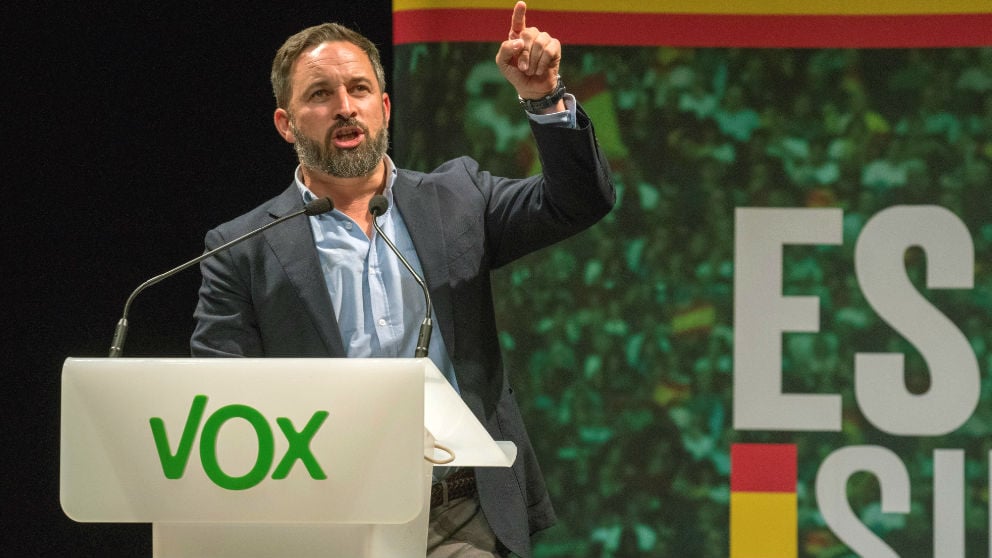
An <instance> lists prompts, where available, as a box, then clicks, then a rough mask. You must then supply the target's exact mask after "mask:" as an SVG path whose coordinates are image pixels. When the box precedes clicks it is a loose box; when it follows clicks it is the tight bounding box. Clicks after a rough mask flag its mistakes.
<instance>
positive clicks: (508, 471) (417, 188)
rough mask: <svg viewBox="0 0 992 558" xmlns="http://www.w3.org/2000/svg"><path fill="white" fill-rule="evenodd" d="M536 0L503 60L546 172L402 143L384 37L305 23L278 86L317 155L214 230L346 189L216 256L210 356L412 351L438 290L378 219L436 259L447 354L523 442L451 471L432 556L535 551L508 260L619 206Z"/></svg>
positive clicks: (207, 300) (433, 346)
mask: <svg viewBox="0 0 992 558" xmlns="http://www.w3.org/2000/svg"><path fill="white" fill-rule="evenodd" d="M525 13H526V5H525V4H524V3H523V2H518V3H517V5H516V6H515V7H514V11H513V15H512V17H511V25H510V33H509V36H508V38H507V40H506V41H504V42H503V43H502V44H501V45H500V46H499V50H498V53H497V55H496V64H497V65H498V66H499V68H500V71H501V72H502V74H503V76H504V77H505V78H506V79H507V81H508V82H509V83H510V84H511V85H512V86H513V87H514V88H515V89H516V91H517V94H518V95H519V97H520V99H521V105H523V107H524V109H525V112H526V113H527V116H528V118H530V120H531V128H532V130H533V133H534V137H535V139H536V142H537V145H538V150H539V152H540V155H541V160H542V162H543V172H542V174H540V175H536V176H532V177H530V178H526V179H508V178H499V177H494V176H492V175H490V174H489V173H487V172H484V171H482V170H480V169H479V168H478V164H477V163H476V162H475V161H473V160H471V159H469V158H467V157H462V158H458V159H454V160H452V161H449V162H447V163H445V164H444V165H442V166H441V167H439V168H437V169H435V170H434V171H432V172H429V173H422V172H415V171H410V170H405V169H398V168H396V167H395V165H394V164H393V162H392V160H391V159H390V158H389V157H388V156H387V155H386V148H387V144H388V134H387V128H388V124H389V115H390V100H389V95H388V94H386V93H385V91H384V88H385V75H384V71H383V68H382V64H381V62H380V59H379V53H378V51H377V49H376V47H375V45H373V44H372V43H371V42H370V41H369V40H368V39H366V38H365V37H363V36H361V35H359V34H357V33H355V32H353V31H351V30H349V29H347V28H345V27H342V26H340V25H337V24H324V25H319V26H316V27H312V28H309V29H305V30H303V31H301V32H300V33H297V34H296V35H294V36H292V37H290V38H289V39H288V40H287V41H286V43H285V44H284V45H283V46H282V47H281V48H280V49H279V51H278V53H277V54H276V57H275V60H274V62H273V67H272V75H271V78H272V87H273V91H274V93H275V97H276V105H277V108H276V110H275V115H274V121H275V126H276V129H277V130H278V132H279V134H280V135H281V136H282V137H283V138H284V139H285V140H286V141H287V142H290V143H292V144H293V145H294V146H295V149H296V153H297V157H298V159H299V166H298V167H297V170H296V174H295V176H294V179H293V183H292V184H291V185H290V186H289V188H288V189H286V190H285V191H284V192H283V193H282V194H281V195H279V196H277V197H275V198H273V199H271V200H270V201H268V202H266V203H264V204H262V205H261V206H259V207H258V208H256V209H254V210H253V211H251V212H249V213H247V214H245V215H243V216H241V217H239V218H237V219H235V220H233V221H231V222H228V223H225V224H223V225H221V226H219V227H217V228H216V229H214V230H212V231H210V232H208V233H207V236H206V245H207V248H208V249H209V248H213V247H215V246H219V245H221V244H222V243H224V242H226V241H228V240H230V239H232V238H235V237H237V236H239V235H241V234H243V233H245V232H247V231H250V230H252V229H255V228H257V227H259V226H261V225H264V224H266V223H270V222H272V220H273V219H276V218H278V217H280V216H283V215H286V214H288V213H291V212H294V211H297V210H299V209H300V208H302V206H303V204H305V203H306V202H308V201H310V200H312V199H314V198H317V197H329V198H330V199H331V200H332V201H333V202H334V208H335V209H334V211H332V212H330V213H325V214H323V215H319V216H313V217H310V218H309V219H308V220H307V219H298V220H291V221H287V222H286V223H284V224H283V225H281V226H279V227H274V228H272V229H270V230H268V231H266V232H265V233H264V234H262V235H259V236H258V237H255V238H253V239H252V240H251V241H248V242H244V243H241V244H239V245H237V246H236V247H234V248H232V249H231V250H228V251H226V252H222V253H221V254H219V255H218V256H217V257H214V258H209V259H206V260H204V261H203V262H202V264H201V271H202V274H203V284H202V286H201V288H200V298H199V303H198V305H197V309H196V314H195V318H196V321H197V323H196V329H195V331H194V333H193V337H192V340H191V349H192V354H193V355H194V356H249V357H261V356H268V357H410V356H413V355H414V349H415V347H416V346H417V338H418V332H419V325H420V322H421V321H422V318H423V316H424V315H425V301H424V297H423V293H422V291H421V290H420V287H419V286H418V284H417V283H416V282H415V281H414V280H413V279H412V277H411V276H410V274H408V273H407V271H406V270H405V269H403V268H402V267H401V264H400V263H399V262H398V259H397V258H396V257H395V255H393V254H392V252H391V251H390V250H389V249H388V248H387V246H386V245H385V244H384V243H383V239H382V238H380V237H379V235H378V234H377V232H376V231H375V230H374V228H373V226H372V218H373V217H372V215H371V214H370V213H369V209H368V206H369V201H370V199H371V198H372V197H373V196H376V195H380V194H381V195H384V196H385V197H386V198H387V200H388V201H389V205H388V209H387V210H386V211H385V213H384V214H383V215H381V216H380V217H379V225H380V226H381V227H382V229H383V232H384V233H385V234H386V236H388V237H389V238H391V239H392V240H393V241H394V243H395V244H396V245H397V246H398V248H399V250H400V251H401V253H403V254H404V256H405V257H406V259H407V260H408V261H409V262H410V263H411V265H412V266H413V267H414V268H415V269H416V271H417V272H418V273H421V274H422V275H423V277H425V280H426V283H427V286H428V289H429V290H430V294H431V299H432V301H433V305H434V315H435V323H436V324H437V325H438V329H437V330H436V331H435V332H434V335H432V336H431V341H430V345H429V355H430V358H431V359H432V360H433V362H434V363H435V364H436V365H437V367H438V368H439V369H440V370H441V371H442V373H444V374H445V375H446V376H447V378H448V380H449V381H450V382H451V383H452V385H453V386H454V387H455V389H456V390H458V392H459V393H460V394H461V396H462V398H463V400H464V401H465V403H466V404H467V405H468V407H469V408H470V409H472V411H473V412H474V413H475V415H476V416H477V417H478V418H479V420H480V421H481V422H482V424H483V425H484V426H485V427H486V428H487V430H488V431H489V433H490V434H491V435H492V436H493V438H495V439H497V440H510V441H513V442H514V443H516V445H517V448H518V456H517V459H516V462H515V463H514V465H513V466H512V467H511V468H478V469H476V470H473V469H462V470H458V471H455V472H452V473H450V474H448V475H447V476H446V477H444V478H441V479H438V482H439V483H444V486H446V487H447V489H446V490H442V491H440V493H441V494H443V495H444V496H443V497H442V498H440V500H439V501H437V502H433V501H432V504H431V505H432V508H431V517H430V527H429V533H428V556H434V557H443V556H454V555H457V556H464V557H481V556H486V557H491V556H508V555H509V553H510V552H512V553H514V554H515V555H518V556H522V557H528V556H530V552H531V551H530V535H531V534H532V533H534V532H536V531H538V530H541V529H544V528H546V527H549V526H550V525H551V524H552V523H553V522H554V510H553V509H552V506H551V503H550V502H549V499H548V493H547V490H546V488H545V485H544V480H543V478H542V476H541V472H540V469H539V467H538V465H537V462H536V459H535V456H534V450H533V448H532V447H531V445H530V442H529V440H528V437H527V433H526V430H525V428H524V425H523V420H522V418H521V416H520V412H519V410H518V408H517V404H516V402H515V401H514V398H513V395H512V391H511V388H510V385H509V382H508V377H507V374H506V373H505V371H504V370H503V368H502V362H501V359H500V354H499V342H498V339H497V331H496V323H495V316H494V310H493V303H492V292H491V288H490V277H489V274H490V271H491V270H492V269H495V268H497V267H499V266H502V265H504V264H506V263H508V262H511V261H513V260H515V259H517V258H519V257H521V256H523V255H525V254H528V253H530V252H533V251H534V250H537V249H540V248H543V247H546V246H548V245H551V244H553V243H555V242H558V241H560V240H562V239H564V238H566V237H568V236H571V235H573V234H576V233H578V232H579V231H581V230H583V229H585V228H587V227H589V226H590V225H592V224H593V223H595V222H596V221H598V220H599V219H600V218H602V217H603V216H604V215H606V214H607V213H608V212H609V211H610V209H611V208H612V206H613V203H614V200H615V194H614V190H613V184H612V181H611V178H610V173H609V168H608V166H607V163H606V160H605V158H604V156H603V154H602V153H601V151H600V149H599V147H598V145H597V143H596V139H595V135H594V133H593V131H592V126H591V123H590V122H589V119H588V117H587V116H586V115H585V113H584V112H583V111H582V109H581V108H580V107H578V105H577V103H576V100H575V98H574V97H572V96H571V95H570V94H567V93H566V92H565V90H564V86H563V85H562V81H561V78H560V77H559V76H558V69H559V63H560V60H561V44H560V43H559V42H558V40H556V39H554V38H553V37H551V36H550V35H548V34H547V33H544V32H541V31H539V30H538V29H537V28H534V27H527V26H526V24H525Z"/></svg>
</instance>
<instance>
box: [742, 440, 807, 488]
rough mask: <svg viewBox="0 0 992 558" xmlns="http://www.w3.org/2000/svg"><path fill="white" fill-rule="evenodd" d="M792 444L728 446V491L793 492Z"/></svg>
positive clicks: (793, 449) (793, 450) (795, 468)
mask: <svg viewBox="0 0 992 558" xmlns="http://www.w3.org/2000/svg"><path fill="white" fill-rule="evenodd" d="M796 461H797V460H796V445H795V444H731V446H730V491H731V492H795V491H796V479H797V478H798V477H797V476H796V472H797V463H796Z"/></svg>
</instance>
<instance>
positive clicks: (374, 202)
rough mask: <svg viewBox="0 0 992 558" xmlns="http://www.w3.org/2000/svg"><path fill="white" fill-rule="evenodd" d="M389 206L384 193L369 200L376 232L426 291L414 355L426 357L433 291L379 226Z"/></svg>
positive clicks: (430, 327)
mask: <svg viewBox="0 0 992 558" xmlns="http://www.w3.org/2000/svg"><path fill="white" fill-rule="evenodd" d="M388 208H389V200H387V199H386V196H383V195H382V194H376V195H375V196H372V199H371V200H369V213H371V214H372V227H374V228H375V232H377V233H379V236H380V237H382V240H384V241H385V242H386V245H387V246H389V249H390V250H392V251H393V253H394V254H396V257H397V258H399V260H400V263H402V264H403V267H405V268H406V270H407V271H409V272H410V275H413V278H414V280H415V281H417V284H418V285H420V288H421V289H423V291H424V300H425V301H426V302H427V312H426V315H425V316H424V321H423V323H421V324H420V335H419V336H418V337H417V349H416V351H415V352H414V355H413V356H415V357H418V358H419V357H425V356H427V350H428V347H430V344H431V330H432V329H433V327H434V325H433V323H432V321H431V293H430V291H428V290H427V283H425V282H424V279H423V277H421V276H420V275H418V274H417V272H416V271H414V269H413V266H412V265H410V262H408V261H406V258H404V257H403V254H401V253H400V251H399V249H398V248H396V245H395V244H393V241H392V240H389V237H388V236H386V233H384V232H382V229H381V228H380V227H379V223H378V221H377V219H378V217H379V216H380V215H382V214H383V213H385V212H386V210H387V209H388Z"/></svg>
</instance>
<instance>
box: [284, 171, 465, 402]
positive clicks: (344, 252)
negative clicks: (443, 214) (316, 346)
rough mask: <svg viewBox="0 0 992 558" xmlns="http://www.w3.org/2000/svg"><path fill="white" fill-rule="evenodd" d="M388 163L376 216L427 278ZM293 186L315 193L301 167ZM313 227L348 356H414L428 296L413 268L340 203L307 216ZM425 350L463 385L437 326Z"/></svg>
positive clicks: (306, 193)
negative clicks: (382, 208)
mask: <svg viewBox="0 0 992 558" xmlns="http://www.w3.org/2000/svg"><path fill="white" fill-rule="evenodd" d="M387 165H388V166H389V168H390V171H391V172H390V173H389V180H388V181H387V183H386V188H385V190H384V191H383V195H384V196H386V199H387V200H388V201H389V208H388V209H387V210H386V212H385V213H384V214H383V215H382V216H380V217H379V220H378V222H379V226H380V227H381V228H382V231H383V233H385V235H386V236H387V237H389V238H390V239H391V240H392V241H393V243H394V244H395V245H396V247H397V248H398V249H399V251H400V253H401V254H403V257H404V258H406V260H407V261H408V262H410V265H411V266H412V267H413V268H414V269H415V270H416V271H417V274H418V275H420V276H421V277H423V276H424V272H423V269H422V268H421V266H420V259H419V258H418V257H417V251H416V250H415V249H414V247H413V240H412V239H411V238H410V233H409V232H408V231H407V229H406V224H405V223H404V222H403V216H402V215H400V212H399V211H397V209H396V207H395V205H394V204H393V182H395V180H396V167H395V166H394V165H393V163H392V160H389V158H388V157H387ZM296 185H297V187H299V188H300V192H301V193H302V194H303V200H304V202H309V201H311V200H313V199H314V198H315V197H316V196H314V194H313V192H311V191H310V190H309V189H308V188H307V187H306V186H305V185H304V184H303V181H302V180H301V179H300V170H299V168H297V170H296ZM310 228H311V229H312V230H313V237H314V243H315V245H316V247H317V254H318V255H319V257H320V266H321V271H322V272H323V275H324V283H325V284H326V286H327V292H328V293H330V295H331V305H332V306H333V308H334V317H335V318H336V319H337V322H338V327H339V328H340V330H341V338H342V341H343V342H344V347H345V351H346V352H347V355H348V356H349V357H359V358H362V357H387V358H396V357H403V358H412V357H413V355H414V352H415V351H416V348H417V339H418V336H419V333H420V324H421V323H422V322H423V321H424V316H425V315H426V300H425V299H424V291H423V289H421V288H420V285H419V284H418V283H417V282H416V280H415V279H414V278H413V277H411V276H410V272H409V271H408V270H407V269H406V268H405V267H403V264H402V263H400V261H399V258H397V257H396V255H395V254H393V252H392V251H391V250H390V249H389V246H387V245H386V243H385V242H384V241H383V240H382V238H381V237H380V236H379V233H378V232H376V231H375V230H374V229H373V230H372V237H371V238H369V237H368V236H366V235H365V231H364V230H363V229H362V227H361V226H360V225H359V224H358V223H356V222H355V221H354V220H353V219H352V218H351V217H348V216H347V215H345V214H344V213H342V212H341V211H339V210H337V209H335V210H333V211H331V212H328V213H324V214H322V215H315V216H312V217H310ZM432 315H433V313H432ZM428 356H429V357H430V359H431V361H433V362H434V365H435V366H437V367H438V370H440V371H441V373H443V374H444V375H445V377H447V378H448V381H449V382H451V384H452V385H453V386H454V387H455V389H458V381H457V380H456V379H455V373H454V366H453V365H452V364H451V359H450V358H449V357H448V351H447V348H446V347H445V343H444V338H443V337H442V336H441V331H440V328H438V327H435V328H434V329H433V333H432V334H431V342H430V345H429V346H428Z"/></svg>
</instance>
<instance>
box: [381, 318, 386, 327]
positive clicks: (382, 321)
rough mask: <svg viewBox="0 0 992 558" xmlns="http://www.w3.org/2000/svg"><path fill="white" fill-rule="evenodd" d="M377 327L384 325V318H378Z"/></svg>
mask: <svg viewBox="0 0 992 558" xmlns="http://www.w3.org/2000/svg"><path fill="white" fill-rule="evenodd" d="M379 325H381V326H384V325H386V319H385V318H379Z"/></svg>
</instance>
